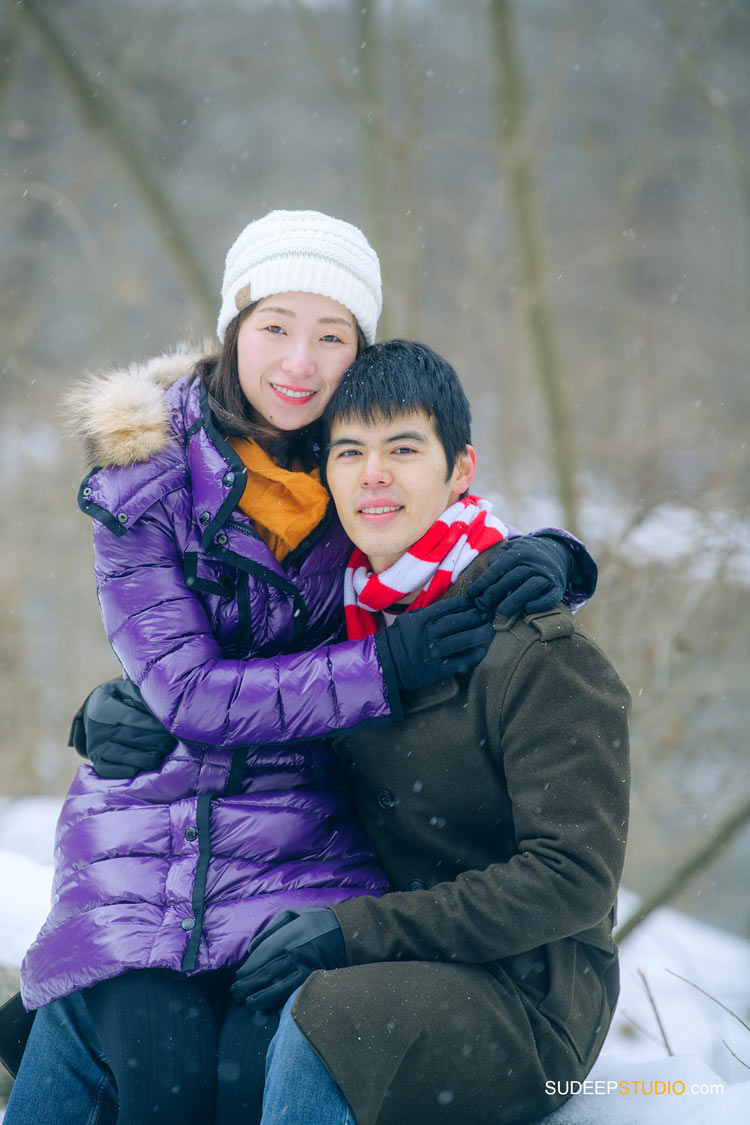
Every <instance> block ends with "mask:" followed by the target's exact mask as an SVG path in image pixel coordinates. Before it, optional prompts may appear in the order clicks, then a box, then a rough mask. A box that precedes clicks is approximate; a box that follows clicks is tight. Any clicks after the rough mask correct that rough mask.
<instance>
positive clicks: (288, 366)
mask: <svg viewBox="0 0 750 1125" xmlns="http://www.w3.org/2000/svg"><path fill="white" fill-rule="evenodd" d="M281 368H282V370H283V371H286V373H287V374H288V375H297V376H300V377H301V376H305V375H312V373H313V371H314V370H315V361H314V360H313V357H312V354H311V352H310V349H309V348H308V347H306V346H305V345H304V344H300V345H297V346H296V347H293V348H290V350H289V353H288V354H287V355H286V356H285V357H284V359H283V360H282V363H281Z"/></svg>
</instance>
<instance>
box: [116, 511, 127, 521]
mask: <svg viewBox="0 0 750 1125" xmlns="http://www.w3.org/2000/svg"><path fill="white" fill-rule="evenodd" d="M117 519H118V521H119V523H127V522H128V516H127V512H120V513H119V515H118V517H117Z"/></svg>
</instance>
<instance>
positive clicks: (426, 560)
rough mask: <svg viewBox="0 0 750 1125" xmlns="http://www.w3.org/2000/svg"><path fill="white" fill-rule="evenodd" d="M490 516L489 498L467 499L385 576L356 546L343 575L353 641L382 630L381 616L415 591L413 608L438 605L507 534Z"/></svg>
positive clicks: (348, 628) (446, 513) (441, 518)
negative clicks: (472, 564) (479, 557)
mask: <svg viewBox="0 0 750 1125" xmlns="http://www.w3.org/2000/svg"><path fill="white" fill-rule="evenodd" d="M491 513H492V504H491V503H490V501H489V500H483V499H482V498H481V496H464V497H463V499H461V500H457V501H456V502H455V504H451V506H450V508H446V510H445V511H444V512H443V514H442V515H441V516H439V517H438V519H436V520H435V522H434V524H433V525H432V527H431V528H430V529H429V531H427V532H425V534H424V535H423V536H422V538H421V539H418V540H417V542H416V543H414V544H412V546H411V547H410V548H409V550H408V551H406V552H405V553H404V554H403V555H402V556H401V558H400V559H398V560H397V561H396V562H395V563H394V564H393V566H389V567H387V569H386V570H382V571H381V572H380V574H373V573H372V571H371V570H370V569H369V560H368V558H367V556H366V555H365V554H364V552H363V551H360V549H359V547H355V548H354V551H353V553H352V556H351V558H350V559H349V562H348V564H347V567H346V573H345V575H344V613H345V616H346V631H347V635H348V636H349V638H350V639H352V640H356V639H359V638H360V637H366V636H368V635H369V634H370V633H375V632H377V629H378V619H377V614H378V613H380V612H381V611H383V610H387V609H388V608H389V607H390V606H393V605H395V604H396V603H397V602H399V601H401V599H402V598H404V597H406V595H407V594H412V593H414V591H415V590H421V593H420V594H419V595H418V596H417V597H416V598H415V599H414V601H413V602H412V603H411V604H410V606H409V609H420V608H421V607H422V606H426V605H432V603H433V602H435V601H437V599H438V598H439V597H441V596H442V595H443V594H444V593H445V591H446V590H447V589H449V587H450V586H452V585H453V583H454V582H455V581H456V579H457V578H458V576H459V574H460V573H461V571H462V570H465V569H466V567H467V566H468V565H469V563H470V562H472V560H473V559H475V558H476V557H477V555H478V554H480V552H481V551H486V550H487V548H488V547H492V546H493V544H495V543H499V542H500V541H501V540H502V539H505V537H506V536H507V534H508V529H507V527H506V526H505V524H504V523H502V522H501V521H500V520H499V519H497V517H496V516H493V515H492V514H491Z"/></svg>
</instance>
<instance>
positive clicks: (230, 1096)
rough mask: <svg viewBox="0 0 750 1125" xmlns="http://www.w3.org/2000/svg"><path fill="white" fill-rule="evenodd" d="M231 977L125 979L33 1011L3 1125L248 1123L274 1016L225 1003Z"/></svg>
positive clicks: (153, 974) (160, 973) (257, 1105)
mask: <svg viewBox="0 0 750 1125" xmlns="http://www.w3.org/2000/svg"><path fill="white" fill-rule="evenodd" d="M232 977H233V973H231V972H230V973H228V974H227V973H206V974H199V975H198V976H195V977H190V978H185V977H182V976H180V975H179V974H177V973H172V972H169V971H167V970H156V969H147V970H140V971H137V972H133V973H125V974H123V975H122V976H121V977H117V978H114V979H113V980H111V981H106V982H102V984H100V985H96V986H95V987H94V988H92V989H87V990H85V992H80V993H75V994H74V995H73V996H69V997H65V998H64V999H62V1000H56V1001H54V1002H53V1003H52V1004H48V1005H46V1006H45V1007H44V1008H40V1009H39V1012H38V1013H37V1017H36V1019H35V1021H34V1026H33V1028H32V1032H31V1036H30V1038H29V1042H28V1045H27V1048H26V1051H25V1054H24V1057H23V1061H22V1063H21V1067H20V1069H19V1072H18V1078H17V1080H16V1084H15V1086H14V1089H13V1093H12V1095H11V1100H10V1103H9V1105H8V1110H7V1113H6V1118H5V1121H6V1125H13V1123H14V1122H16V1125H36V1123H38V1125H42V1123H44V1125H46V1123H47V1122H48V1121H51V1120H54V1121H57V1122H65V1123H67V1122H70V1123H71V1125H73V1123H75V1125H115V1123H117V1125H130V1123H131V1122H133V1123H135V1122H137V1123H138V1125H141V1123H146V1122H149V1121H154V1122H156V1121H157V1120H158V1121H159V1123H160V1125H171V1123H172V1122H175V1123H177V1122H179V1125H189V1122H191V1121H194V1122H196V1123H198V1122H200V1125H206V1122H210V1121H213V1122H215V1125H239V1123H240V1122H242V1125H253V1123H254V1122H258V1121H259V1120H260V1115H261V1103H262V1093H263V1071H264V1065H265V1056H266V1051H267V1048H268V1044H269V1043H270V1040H271V1038H272V1037H273V1034H274V1031H275V1029H276V1025H277V1023H278V1014H274V1015H273V1016H272V1017H270V1018H267V1017H266V1018H264V1019H263V1020H262V1021H260V1022H259V1021H257V1020H256V1019H255V1017H254V1016H253V1015H252V1013H251V1012H250V1011H249V1010H248V1009H247V1008H245V1007H244V1006H241V1005H236V1004H234V1003H233V1002H232V1001H231V998H230V997H229V993H228V984H229V983H230V982H231V979H232Z"/></svg>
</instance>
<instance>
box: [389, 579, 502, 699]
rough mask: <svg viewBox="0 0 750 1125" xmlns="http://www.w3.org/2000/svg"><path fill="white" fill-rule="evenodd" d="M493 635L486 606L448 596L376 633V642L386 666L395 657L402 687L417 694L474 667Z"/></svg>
mask: <svg viewBox="0 0 750 1125" xmlns="http://www.w3.org/2000/svg"><path fill="white" fill-rule="evenodd" d="M494 635H495V630H494V629H493V627H492V624H491V623H490V622H489V621H488V614H487V612H486V611H485V610H484V608H477V606H476V605H475V604H474V602H473V601H472V600H471V599H470V598H446V599H445V600H444V601H440V602H435V604H434V605H430V606H427V607H426V608H425V609H415V610H407V611H406V612H405V613H402V614H401V615H400V616H399V617H397V618H396V620H395V621H394V622H393V624H391V625H389V626H388V628H387V629H382V630H381V631H380V632H379V633H377V634H376V641H375V643H376V645H377V646H378V655H379V656H380V658H381V663H388V662H389V658H390V664H391V666H392V668H393V670H394V672H395V675H396V678H397V680H398V685H399V688H401V689H402V690H403V691H417V690H418V688H421V687H425V686H426V685H427V684H434V683H435V682H436V681H437V680H442V679H445V678H447V677H448V676H458V675H460V674H461V673H462V672H468V671H469V670H470V669H471V668H474V667H475V665H477V664H478V663H479V661H480V660H481V659H482V658H483V657H484V655H485V654H486V652H487V649H488V648H489V647H490V645H491V643H492V638H493V637H494ZM384 649H385V652H384Z"/></svg>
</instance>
